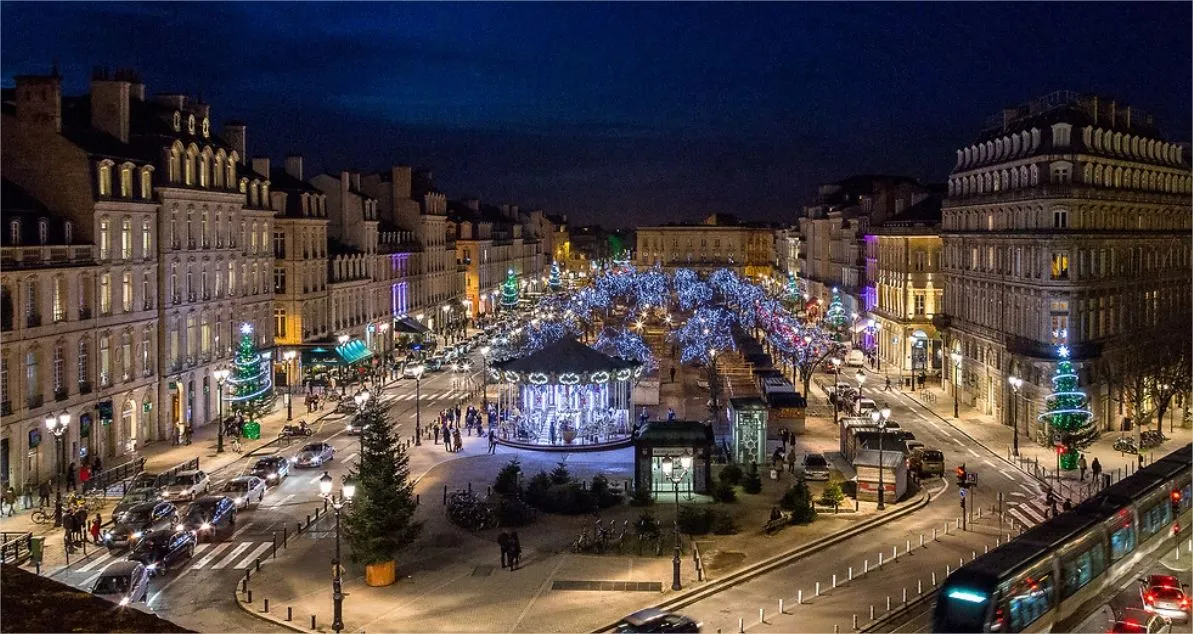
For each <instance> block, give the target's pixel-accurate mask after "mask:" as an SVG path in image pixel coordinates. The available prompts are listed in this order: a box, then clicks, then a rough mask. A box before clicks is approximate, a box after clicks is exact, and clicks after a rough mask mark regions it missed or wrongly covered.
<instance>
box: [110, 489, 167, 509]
mask: <svg viewBox="0 0 1193 634" xmlns="http://www.w3.org/2000/svg"><path fill="white" fill-rule="evenodd" d="M160 499H162V490H161V489H159V488H158V487H153V486H150V487H141V488H139V489H130V490H129V492H128V493H125V494H124V497H122V498H120V502H119V503H118V504H117V505H116V509H115V510H114V511H112V514H113V515H120V514H121V513H123V512H125V511H127V510H129V509H131V508H132V507H134V506H137V505H138V504H144V503H146V502H156V501H158V500H160Z"/></svg>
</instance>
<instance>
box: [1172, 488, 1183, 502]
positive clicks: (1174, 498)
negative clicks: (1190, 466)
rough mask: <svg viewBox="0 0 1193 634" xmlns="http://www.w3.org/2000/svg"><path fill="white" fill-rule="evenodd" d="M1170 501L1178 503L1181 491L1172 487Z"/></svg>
mask: <svg viewBox="0 0 1193 634" xmlns="http://www.w3.org/2000/svg"><path fill="white" fill-rule="evenodd" d="M1172 501H1173V503H1178V502H1180V501H1181V491H1180V489H1173V490H1172Z"/></svg>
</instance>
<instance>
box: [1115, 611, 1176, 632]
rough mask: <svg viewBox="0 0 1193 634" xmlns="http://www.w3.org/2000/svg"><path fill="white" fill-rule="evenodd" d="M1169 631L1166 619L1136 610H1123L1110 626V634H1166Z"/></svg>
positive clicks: (1169, 623) (1169, 625)
mask: <svg viewBox="0 0 1193 634" xmlns="http://www.w3.org/2000/svg"><path fill="white" fill-rule="evenodd" d="M1171 630H1172V623H1171V622H1169V620H1168V619H1166V618H1164V617H1162V616H1160V615H1158V614H1152V613H1150V612H1145V611H1144V610H1140V609H1137V608H1124V609H1123V610H1121V611H1120V612H1119V614H1118V616H1117V617H1115V620H1114V622H1113V623H1111V625H1110V632H1111V634H1166V633H1167V632H1169V631H1171Z"/></svg>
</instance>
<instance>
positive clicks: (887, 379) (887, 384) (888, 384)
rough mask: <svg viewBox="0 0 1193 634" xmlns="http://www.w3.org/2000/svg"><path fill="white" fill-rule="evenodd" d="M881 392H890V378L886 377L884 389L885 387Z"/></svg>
mask: <svg viewBox="0 0 1193 634" xmlns="http://www.w3.org/2000/svg"><path fill="white" fill-rule="evenodd" d="M882 391H884V392H890V391H891V377H889V376H888V377H887V378H886V387H885V388H883V390H882Z"/></svg>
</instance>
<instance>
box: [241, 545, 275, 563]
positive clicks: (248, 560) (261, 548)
mask: <svg viewBox="0 0 1193 634" xmlns="http://www.w3.org/2000/svg"><path fill="white" fill-rule="evenodd" d="M271 546H273V543H272V542H265V543H264V544H261V545H260V546H258V547H257V548H256V549H255V550H253V552H251V553H249V554H248V555H246V556H245V558H244V559H241V560H240V562H239V563H237V564H236V565H235V566H233V568H247V567H248V566H249V565H251V564H252V563H253V560H254V559H256V558H257V557H259V556H260V555H261V553H263V552H265V551H267V550H269V548H270V547H271Z"/></svg>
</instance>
